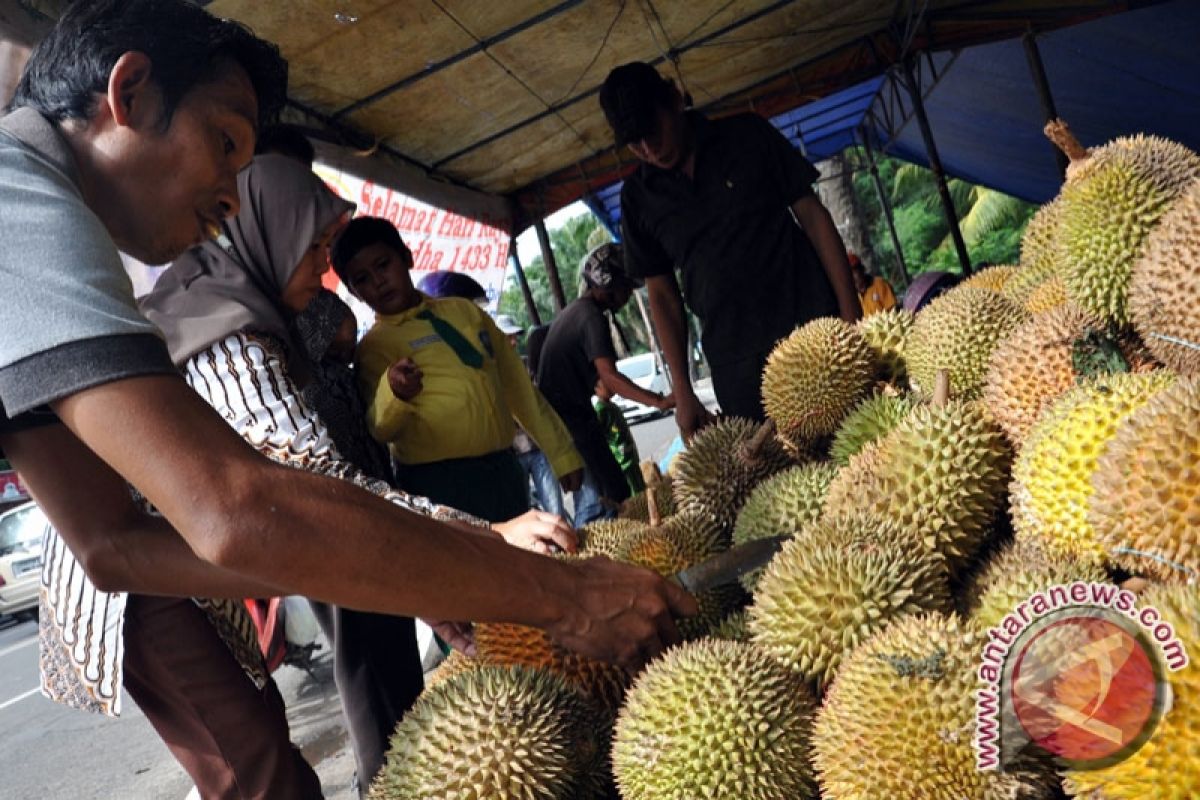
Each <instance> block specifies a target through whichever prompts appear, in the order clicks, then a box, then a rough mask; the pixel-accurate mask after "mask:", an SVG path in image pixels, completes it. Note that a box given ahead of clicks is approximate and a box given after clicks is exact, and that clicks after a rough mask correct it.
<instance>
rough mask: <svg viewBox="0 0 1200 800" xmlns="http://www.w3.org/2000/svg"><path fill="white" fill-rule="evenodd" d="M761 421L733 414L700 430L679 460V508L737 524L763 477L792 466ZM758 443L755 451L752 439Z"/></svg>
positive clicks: (724, 523) (725, 523)
mask: <svg viewBox="0 0 1200 800" xmlns="http://www.w3.org/2000/svg"><path fill="white" fill-rule="evenodd" d="M761 432H762V431H761V430H760V428H759V426H757V425H756V424H755V423H753V422H751V421H750V420H747V419H740V418H738V417H729V418H725V419H721V420H718V421H717V422H715V423H713V424H712V425H709V426H708V427H706V428H704V429H703V430H701V431H700V432H699V433H698V434H696V436H695V437H694V438H693V439H692V441H691V444H689V445H688V447H687V449H686V450H684V451H683V452H682V453H680V454H679V457H678V458H677V459H676V461H675V482H674V491H675V507H676V508H677V509H678V510H679V512H680V513H688V514H698V515H700V516H701V517H703V518H705V519H707V520H711V521H713V522H715V523H717V524H718V525H720V526H722V527H724V528H732V527H733V523H734V521H735V520H737V515H738V512H739V511H741V509H742V504H743V503H745V502H746V498H747V497H749V496H750V492H751V490H753V489H754V487H755V486H757V485H758V483H759V482H760V481H762V480H765V479H766V478H768V477H770V476H771V475H774V474H775V473H776V472H779V471H780V470H781V469H785V468H786V467H788V466H791V464H792V459H791V458H790V457H789V456H788V454H787V452H786V451H785V450H784V448H783V445H782V444H781V443H780V442H779V441H778V440H777V439H775V438H772V437H761V436H758V434H759V433H761ZM752 443H753V444H755V445H757V448H756V450H755V452H750V451H749V447H750V445H751V444H752Z"/></svg>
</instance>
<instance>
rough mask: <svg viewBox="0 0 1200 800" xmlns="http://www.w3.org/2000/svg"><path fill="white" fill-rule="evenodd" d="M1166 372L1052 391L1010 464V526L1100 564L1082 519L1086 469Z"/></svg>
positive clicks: (1087, 492) (1100, 551)
mask: <svg viewBox="0 0 1200 800" xmlns="http://www.w3.org/2000/svg"><path fill="white" fill-rule="evenodd" d="M1171 380H1172V376H1171V374H1170V373H1167V372H1164V371H1158V372H1147V373H1141V374H1129V373H1118V374H1112V375H1108V376H1105V377H1100V378H1096V379H1093V380H1090V381H1087V382H1086V383H1083V384H1081V385H1080V386H1077V387H1076V388H1074V389H1072V390H1070V391H1069V392H1067V393H1066V394H1064V395H1063V396H1062V397H1060V398H1059V399H1058V400H1057V401H1056V402H1055V403H1054V405H1052V406H1051V407H1050V408H1049V409H1047V411H1046V413H1045V414H1044V415H1043V416H1042V418H1041V419H1040V420H1039V421H1038V423H1037V424H1036V425H1034V426H1033V429H1032V430H1031V431H1030V432H1029V435H1028V437H1027V438H1026V440H1025V443H1024V445H1023V446H1022V447H1021V451H1020V453H1019V455H1018V456H1017V460H1016V463H1015V464H1014V466H1013V485H1012V492H1011V501H1012V516H1013V528H1014V530H1015V532H1016V535H1017V538H1018V539H1032V540H1035V541H1036V542H1037V543H1039V544H1040V545H1041V546H1042V547H1043V548H1044V549H1045V550H1046V552H1047V553H1048V554H1049V555H1051V556H1053V557H1068V558H1069V557H1074V558H1080V559H1083V560H1085V561H1093V562H1095V563H1104V562H1105V560H1106V558H1107V555H1106V553H1105V551H1104V547H1103V546H1102V545H1101V543H1100V540H1099V538H1098V537H1097V534H1096V531H1095V529H1094V528H1093V527H1092V525H1091V523H1090V522H1089V521H1088V518H1087V512H1088V505H1089V503H1090V501H1091V498H1092V494H1093V488H1092V474H1093V473H1094V472H1095V470H1096V465H1097V462H1098V460H1099V458H1100V455H1101V454H1102V453H1103V452H1104V448H1105V447H1106V446H1107V445H1108V443H1109V442H1110V441H1111V440H1112V438H1113V436H1114V435H1115V434H1116V432H1117V428H1118V427H1119V426H1120V424H1121V423H1122V422H1124V421H1125V420H1126V419H1127V418H1128V417H1129V415H1130V414H1132V413H1133V412H1134V411H1136V410H1137V409H1138V408H1140V407H1141V406H1142V405H1144V404H1145V403H1146V401H1148V400H1149V399H1150V398H1151V397H1153V396H1154V394H1155V393H1156V392H1158V391H1159V390H1161V389H1163V388H1164V387H1165V386H1167V385H1169V384H1170V382H1171Z"/></svg>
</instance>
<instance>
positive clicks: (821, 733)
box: [813, 614, 1057, 800]
mask: <svg viewBox="0 0 1200 800" xmlns="http://www.w3.org/2000/svg"><path fill="white" fill-rule="evenodd" d="M985 641H986V639H985V636H984V634H983V632H982V631H980V630H978V629H976V628H974V627H973V626H971V625H969V624H966V623H964V622H962V621H960V620H959V619H958V618H957V617H954V616H945V615H942V614H928V615H921V616H914V615H906V616H903V617H900V618H899V619H897V620H895V621H894V622H892V623H891V624H890V625H888V626H887V627H886V628H884V629H883V630H882V631H880V632H879V633H877V634H876V635H874V636H873V637H871V638H870V639H869V640H867V641H866V642H865V643H864V644H862V645H860V646H859V647H857V648H855V649H854V650H853V651H851V653H850V654H849V655H848V656H847V657H846V658H845V659H844V661H843V663H842V668H841V670H840V671H839V672H838V675H837V678H836V679H835V680H834V682H833V685H832V687H831V688H830V689H829V692H828V693H827V694H826V696H825V702H824V705H823V706H822V707H821V710H820V711H819V712H818V714H817V721H816V726H815V728H814V732H813V743H814V749H815V751H816V755H815V757H814V763H815V766H816V769H817V774H818V777H819V781H820V784H821V797H822V798H823V799H824V800H867V798H872V799H873V798H889V799H890V798H897V799H899V798H905V799H906V800H907V798H920V800H1001V798H1005V800H1015V799H1016V798H1021V799H1022V800H1045V798H1049V797H1053V796H1054V794H1053V790H1052V787H1053V786H1054V785H1055V784H1056V783H1057V775H1056V774H1055V773H1054V771H1053V770H1052V769H1051V768H1050V767H1049V766H1048V765H1047V764H1046V763H1044V762H1043V761H1041V760H1033V759H1025V760H1021V761H1019V762H1017V763H1015V764H1012V765H1009V766H1008V767H1006V769H1005V771H1003V772H998V771H981V770H979V769H978V768H977V767H976V763H975V749H974V746H973V740H974V738H975V720H976V709H975V702H976V701H975V693H976V689H977V688H978V686H979V684H978V678H977V677H976V674H975V673H976V669H977V668H978V667H979V659H980V653H981V652H982V651H983V646H984V644H985Z"/></svg>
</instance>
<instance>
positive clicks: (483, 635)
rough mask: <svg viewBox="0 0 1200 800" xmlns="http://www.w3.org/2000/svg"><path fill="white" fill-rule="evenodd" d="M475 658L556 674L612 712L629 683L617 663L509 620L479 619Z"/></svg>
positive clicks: (502, 665) (480, 661)
mask: <svg viewBox="0 0 1200 800" xmlns="http://www.w3.org/2000/svg"><path fill="white" fill-rule="evenodd" d="M473 660H474V661H475V662H476V663H477V664H481V665H487V666H490V667H526V668H529V669H535V670H538V671H541V672H548V673H551V674H553V675H557V676H559V677H560V678H562V679H563V680H565V681H566V682H567V683H568V684H569V685H570V686H571V687H572V688H574V689H576V690H578V691H579V692H580V693H581V694H583V695H584V696H586V697H588V698H590V699H591V700H592V701H593V703H594V704H595V705H596V707H597V708H599V709H604V710H607V711H608V712H610V713H613V714H615V713H616V711H617V709H618V708H620V706H621V701H622V700H623V699H624V697H625V690H626V689H627V688H628V687H629V674H628V673H627V672H625V670H623V669H622V668H620V667H618V666H616V665H615V664H609V663H607V662H604V661H597V660H595V659H591V658H587V657H586V656H581V655H579V654H577V653H575V652H573V651H570V650H567V649H566V648H564V647H562V646H561V645H559V644H557V643H556V642H555V641H554V640H552V639H551V638H550V637H549V635H547V634H546V632H545V631H542V630H539V629H538V628H529V627H526V626H524V625H514V624H512V623H508V622H481V623H476V625H475V658H474V659H473Z"/></svg>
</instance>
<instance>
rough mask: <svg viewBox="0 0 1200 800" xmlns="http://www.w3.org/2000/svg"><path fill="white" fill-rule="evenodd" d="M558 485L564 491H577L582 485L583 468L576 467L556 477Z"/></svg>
mask: <svg viewBox="0 0 1200 800" xmlns="http://www.w3.org/2000/svg"><path fill="white" fill-rule="evenodd" d="M558 485H559V486H561V487H562V490H563V491H564V492H578V491H579V489H580V488H581V487H582V486H583V470H581V469H577V470H575V471H574V472H568V473H567V474H566V475H563V476H562V477H561V478H559V479H558Z"/></svg>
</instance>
